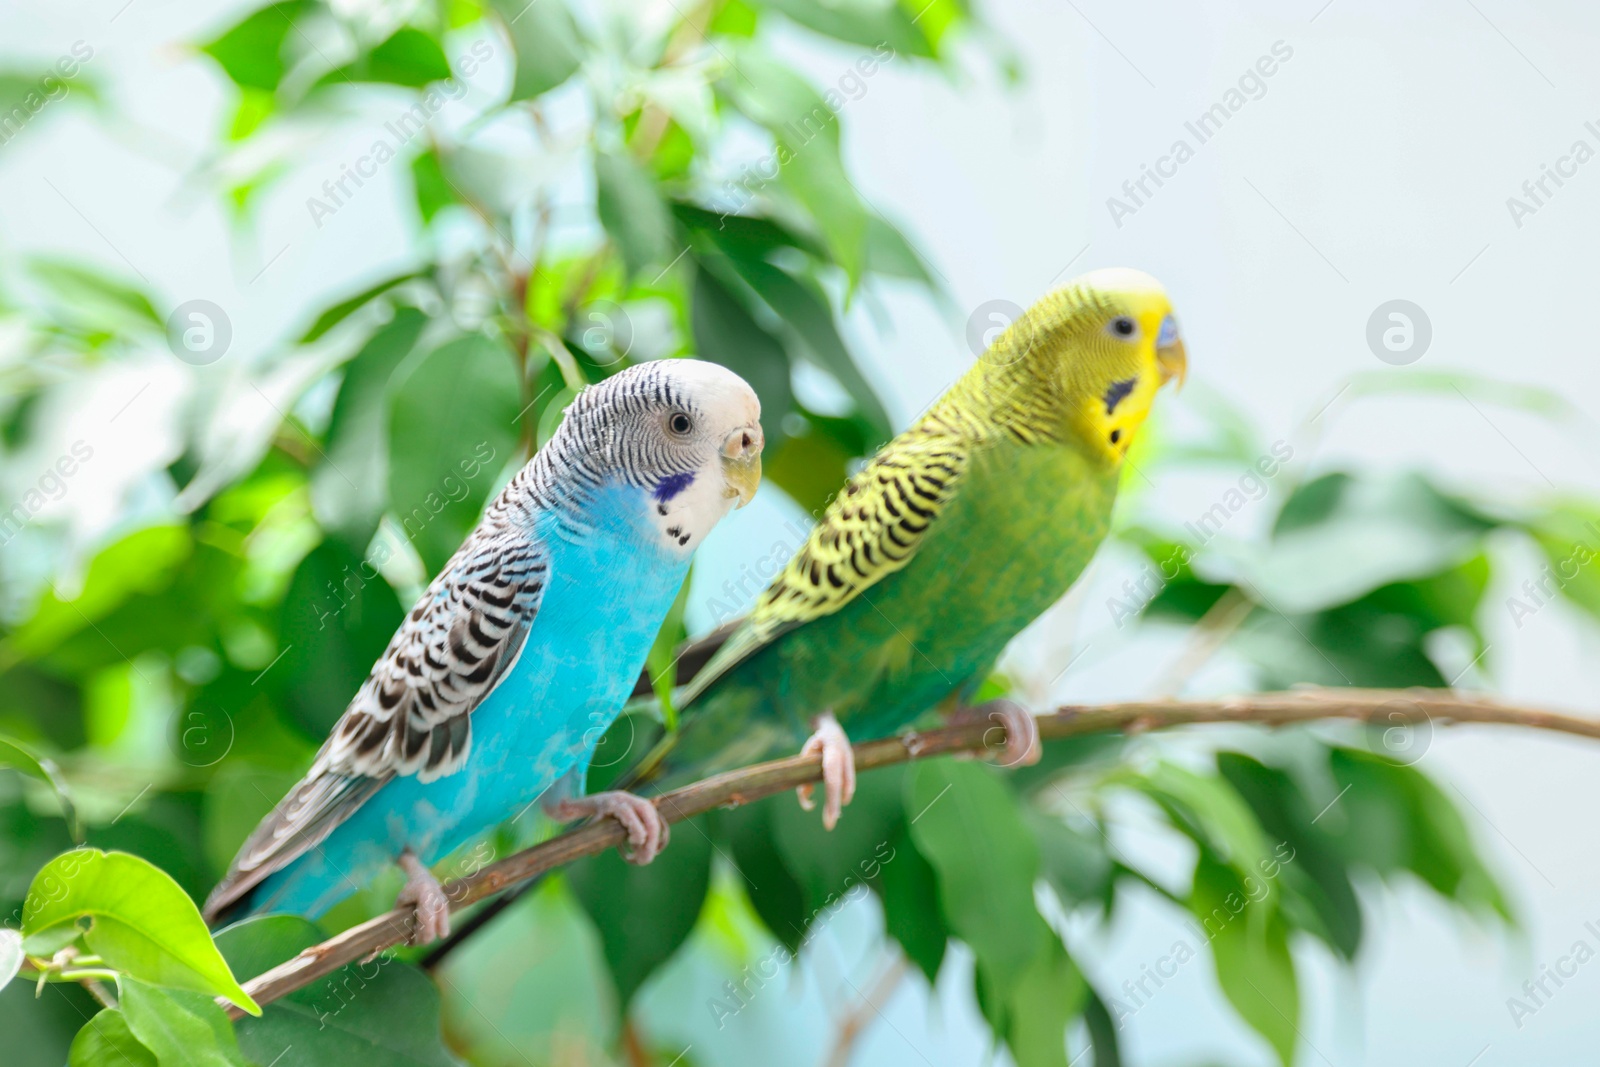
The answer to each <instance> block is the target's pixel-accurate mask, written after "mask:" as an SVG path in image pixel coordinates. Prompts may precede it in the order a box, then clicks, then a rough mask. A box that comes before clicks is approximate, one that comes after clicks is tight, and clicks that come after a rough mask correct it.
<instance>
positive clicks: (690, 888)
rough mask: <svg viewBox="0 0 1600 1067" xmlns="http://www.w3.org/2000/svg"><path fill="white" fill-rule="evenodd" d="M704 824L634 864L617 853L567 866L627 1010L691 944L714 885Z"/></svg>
mask: <svg viewBox="0 0 1600 1067" xmlns="http://www.w3.org/2000/svg"><path fill="white" fill-rule="evenodd" d="M705 824H706V820H705V819H703V818H696V819H690V820H689V821H687V822H682V823H678V824H677V825H675V826H674V827H673V828H672V844H671V845H670V846H668V847H667V848H666V849H665V850H664V851H663V852H662V853H661V855H660V856H658V857H656V859H655V861H654V862H652V863H650V864H649V865H647V866H644V867H635V866H634V865H632V864H630V863H627V862H625V861H624V860H623V858H622V856H621V855H620V854H618V853H617V852H616V850H614V849H612V850H608V851H606V852H603V853H601V854H600V855H598V856H590V857H588V858H587V859H583V860H580V861H578V862H577V863H575V864H573V865H572V866H570V867H568V868H567V883H568V885H570V886H571V888H572V893H573V896H575V897H576V898H577V900H578V902H579V903H580V904H582V905H583V910H584V911H586V912H588V913H589V918H590V919H591V920H593V921H594V925H595V929H596V930H597V931H599V933H600V943H601V945H602V946H603V947H604V950H605V957H606V963H607V964H608V965H609V966H610V968H611V977H612V979H613V981H615V982H616V987H617V997H618V1000H619V1001H620V1002H621V1003H622V1005H623V1006H624V1007H626V1005H627V1004H628V1003H629V1002H630V1001H631V1000H632V999H633V995H634V994H635V993H636V992H638V990H639V987H640V986H642V985H643V984H644V982H645V980H646V979H647V978H649V977H650V975H651V974H652V973H654V972H655V970H656V969H657V968H658V967H660V966H661V965H662V964H664V963H666V962H667V960H669V959H671V958H672V955H673V953H675V952H677V951H678V949H679V947H680V946H681V945H682V944H683V943H684V941H685V940H687V939H688V937H689V933H690V931H692V930H693V929H694V924H695V920H696V919H698V918H699V917H700V908H701V905H702V904H704V902H705V899H706V889H707V887H708V886H709V885H710V884H711V855H712V852H711V838H710V837H708V836H707V833H706V825H705Z"/></svg>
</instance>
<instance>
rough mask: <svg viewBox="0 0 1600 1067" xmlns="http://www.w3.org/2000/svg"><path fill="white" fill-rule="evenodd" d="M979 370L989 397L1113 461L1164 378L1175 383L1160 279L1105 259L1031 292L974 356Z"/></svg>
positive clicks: (1174, 355)
mask: <svg viewBox="0 0 1600 1067" xmlns="http://www.w3.org/2000/svg"><path fill="white" fill-rule="evenodd" d="M978 371H979V373H980V374H983V375H984V376H985V377H986V378H987V379H988V382H987V386H986V388H987V390H988V391H989V392H990V394H991V398H992V399H996V400H1001V401H1002V402H1005V403H1008V404H1009V405H1010V406H1011V407H1012V408H1013V409H1014V410H1015V411H1016V413H1017V414H1018V415H1019V416H1020V417H1022V418H1024V419H1026V420H1028V421H1029V422H1031V423H1033V424H1035V425H1037V426H1039V427H1040V428H1041V429H1046V430H1047V431H1048V432H1050V433H1051V434H1052V435H1054V434H1057V433H1061V432H1063V431H1064V432H1065V433H1069V434H1071V435H1072V436H1074V437H1077V438H1078V439H1080V440H1081V442H1082V443H1083V444H1084V445H1085V446H1086V447H1087V448H1088V449H1089V451H1090V452H1091V453H1092V454H1097V455H1102V456H1103V457H1104V458H1105V459H1106V460H1108V461H1109V462H1112V463H1116V462H1120V461H1121V459H1122V457H1123V456H1125V455H1126V454H1127V452H1128V448H1129V446H1130V445H1131V444H1132V443H1133V438H1134V436H1135V435H1136V434H1137V433H1138V431H1139V428H1140V427H1141V426H1142V425H1144V420H1145V418H1146V417H1147V416H1148V415H1149V414H1150V405H1151V404H1152V402H1153V401H1154V400H1155V395H1156V391H1157V390H1158V389H1160V388H1161V386H1162V385H1164V384H1165V383H1166V382H1167V381H1169V380H1170V379H1172V378H1177V379H1178V382H1179V384H1180V385H1181V384H1182V382H1183V378H1184V375H1185V374H1186V373H1187V371H1188V357H1187V354H1186V353H1185V351H1184V347H1183V339H1182V337H1181V336H1180V335H1179V333H1178V320H1177V319H1176V318H1175V317H1174V315H1173V313H1172V304H1171V303H1170V302H1169V301H1168V299H1167V293H1166V290H1165V289H1163V288H1162V287H1161V283H1160V282H1158V281H1156V280H1155V279H1154V278H1152V277H1150V275H1148V274H1145V273H1143V272H1141V271H1136V270H1130V269H1128V268H1125V267H1111V268H1107V269H1104V270H1097V271H1091V272H1090V273H1088V274H1084V275H1081V276H1079V277H1077V278H1074V279H1073V280H1072V281H1070V282H1067V283H1066V284H1065V285H1063V286H1061V287H1060V288H1059V289H1056V290H1055V291H1053V292H1051V293H1049V294H1048V295H1046V296H1045V297H1043V298H1042V299H1040V300H1039V302H1038V303H1036V304H1034V305H1033V307H1031V308H1029V309H1028V310H1027V311H1026V312H1025V313H1024V314H1023V315H1022V317H1021V318H1019V319H1017V321H1016V322H1015V323H1013V324H1012V325H1011V326H1010V327H1009V328H1008V329H1007V330H1006V331H1005V333H1003V334H1002V335H1001V336H1000V337H999V338H998V339H997V340H996V341H995V343H994V344H993V345H992V346H991V347H990V348H989V350H988V351H987V352H985V353H984V354H983V357H982V361H981V364H980V367H979V368H978ZM997 393H998V394H1000V395H996V394H997ZM1063 423H1064V424H1065V425H1062V424H1063Z"/></svg>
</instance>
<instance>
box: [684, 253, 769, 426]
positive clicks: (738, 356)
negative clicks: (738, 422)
mask: <svg viewBox="0 0 1600 1067" xmlns="http://www.w3.org/2000/svg"><path fill="white" fill-rule="evenodd" d="M689 320H690V324H691V326H692V327H693V330H694V345H695V350H696V351H697V352H698V354H699V356H700V358H701V359H709V360H711V361H712V362H713V363H720V364H722V365H723V366H724V367H727V368H728V369H729V370H731V371H733V372H734V373H735V374H737V375H739V376H740V377H741V378H743V379H744V380H745V381H747V382H749V383H750V387H751V388H752V389H754V390H755V391H756V395H757V396H759V397H760V398H761V424H762V427H761V428H762V429H763V430H764V431H765V432H766V436H767V440H768V441H769V442H773V443H776V442H779V441H782V440H783V436H784V435H783V416H784V414H785V413H787V412H788V411H789V410H790V409H791V408H793V406H794V389H793V386H792V385H791V383H790V379H789V355H788V353H787V352H786V351H785V350H784V347H783V342H782V341H779V340H778V339H777V338H776V337H774V336H773V335H772V334H771V333H770V332H769V331H767V330H766V329H765V328H764V327H763V326H762V325H761V324H760V323H758V322H757V321H756V320H755V317H754V316H752V315H751V314H750V311H749V309H748V308H746V307H745V305H744V304H743V303H741V302H740V300H739V298H738V297H737V296H735V295H734V292H733V290H731V289H730V288H729V287H728V286H727V285H725V284H723V283H722V282H721V281H719V280H718V279H717V278H716V277H715V276H714V275H713V274H712V273H711V271H709V270H707V269H706V267H705V266H704V264H698V263H697V266H696V270H695V272H694V289H693V292H692V293H691V295H690V305H689Z"/></svg>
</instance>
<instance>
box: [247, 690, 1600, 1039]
mask: <svg viewBox="0 0 1600 1067" xmlns="http://www.w3.org/2000/svg"><path fill="white" fill-rule="evenodd" d="M1320 719H1354V720H1358V721H1363V722H1370V723H1374V724H1378V725H1383V726H1385V727H1389V728H1395V727H1401V726H1413V727H1416V726H1427V727H1430V728H1431V727H1432V726H1435V725H1440V726H1444V725H1452V724H1456V723H1487V724H1498V725H1504V726H1521V727H1525V728H1529V729H1536V730H1551V731H1555V732H1557V733H1565V734H1572V735H1575V736H1577V737H1587V738H1590V739H1592V740H1600V719H1590V718H1583V717H1580V716H1575V715H1564V714H1561V713H1559V712H1552V711H1541V710H1536V709H1530V708H1514V707H1508V706H1506V705H1503V704H1497V703H1495V702H1493V701H1490V700H1484V699H1481V698H1477V697H1472V696H1463V695H1458V694H1456V693H1452V692H1450V691H1449V690H1443V689H1411V690H1385V689H1305V690H1295V691H1293V692H1288V693H1259V694H1252V695H1249V696H1239V697H1231V698H1227V699H1223V700H1150V701H1137V702H1131V703H1126V704H1108V705H1105V706H1102V707H1064V708H1061V709H1059V710H1057V711H1056V712H1054V713H1053V714H1048V715H1041V716H1039V733H1040V736H1041V737H1042V738H1043V739H1044V740H1047V741H1048V740H1059V739H1061V738H1067V737H1078V736H1082V735H1084V734H1096V733H1108V732H1114V731H1122V732H1126V733H1141V732H1144V731H1147V730H1157V729H1168V728H1171V727H1174V726H1193V725H1198V724H1202V723H1255V724H1258V725H1263V726H1289V725H1294V724H1299V723H1309V722H1315V721H1317V720H1320ZM992 730H993V726H992V725H991V724H989V723H982V722H975V723H966V724H962V725H958V726H947V727H944V728H942V729H938V730H930V731H927V732H924V733H911V734H904V735H901V736H898V737H891V738H885V739H883V740H879V741H867V742H865V743H862V744H858V745H856V746H855V757H856V768H857V769H858V770H861V771H868V770H872V769H873V768H876V767H887V766H889V765H891V764H895V763H905V762H907V761H909V760H913V759H924V758H927V757H930V756H942V755H948V754H951V753H957V752H964V753H975V752H980V751H983V750H984V749H985V748H997V747H999V746H998V745H989V744H988V743H987V742H986V740H985V735H986V734H988V733H990V732H991V731H992ZM821 777H822V763H821V759H820V757H814V756H813V757H804V758H802V757H799V756H793V757H790V758H788V759H781V760H773V761H772V762H770V763H761V764H757V765H756V766H753V767H746V768H743V769H741V770H737V771H730V772H728V773H726V774H719V775H716V776H714V777H711V778H707V779H704V780H703V781H699V782H695V783H693V784H692V785H687V786H684V787H683V788H682V789H677V790H674V791H673V792H671V793H666V794H664V795H662V796H659V797H656V798H655V804H656V806H657V807H658V808H660V809H661V810H662V811H663V812H664V813H665V815H666V817H667V821H668V822H682V821H683V820H685V819H690V818H693V817H694V816H696V815H700V814H702V813H704V812H707V811H710V810H711V809H713V808H720V807H736V806H738V805H741V804H748V803H750V802H751V801H754V800H760V799H761V798H763V797H767V796H771V795H773V794H774V793H781V792H785V791H786V790H789V789H793V788H794V787H795V786H797V785H803V784H805V783H807V782H815V781H817V780H818V779H820V778H821ZM626 839H627V834H626V832H625V831H624V830H623V828H622V826H621V825H620V824H619V823H617V822H616V821H615V820H614V819H605V820H602V821H599V822H594V823H590V824H588V825H585V826H582V827H579V828H578V829H576V830H573V831H571V832H570V833H566V834H563V835H561V836H560V837H557V838H553V839H552V840H549V841H546V842H543V843H542V844H539V845H536V846H534V847H533V848H530V849H526V850H525V851H522V852H518V853H516V854H515V855H512V856H507V857H506V858H505V859H503V860H500V861H499V862H497V863H493V864H490V865H489V866H487V867H484V868H483V869H482V870H480V871H478V872H477V873H475V874H473V875H471V876H469V877H466V878H462V879H460V880H458V881H453V882H450V883H449V884H448V885H446V887H445V891H446V893H447V894H448V895H449V897H450V901H451V907H452V910H460V909H461V908H464V907H466V906H468V905H469V904H474V903H476V902H478V901H480V900H483V899H484V898H486V897H490V896H493V895H494V894H496V893H499V892H501V891H503V890H506V889H509V888H511V887H512V886H515V885H518V884H520V883H522V882H525V881H527V880H529V879H531V878H535V877H538V876H539V875H541V874H544V873H545V872H547V871H551V870H554V869H555V868H557V867H561V866H564V865H565V864H568V863H571V862H573V861H574V860H578V859H581V858H583V857H584V856H592V855H595V854H596V853H599V852H603V851H605V850H606V849H608V848H613V847H615V846H618V845H621V844H623V843H624V842H625V841H626ZM412 922H413V919H412V912H411V910H410V909H409V908H405V909H402V908H396V909H394V910H393V911H389V912H385V913H384V914H382V915H379V916H377V917H375V918H373V919H369V920H368V921H366V922H364V923H362V924H360V925H359V926H353V927H351V928H350V929H348V930H346V931H344V932H343V933H341V934H338V935H336V936H334V937H331V938H329V939H328V940H327V941H324V942H323V943H322V944H320V945H313V946H312V947H310V948H308V949H306V950H305V951H304V952H301V953H300V954H299V955H298V956H295V957H294V958H293V959H290V960H288V961H286V962H284V963H282V964H279V965H278V966H276V967H274V968H272V969H271V970H269V971H267V972H266V973H265V974H262V975H259V976H257V977H256V978H253V979H251V980H250V981H248V982H246V983H245V984H244V988H245V991H246V992H248V993H249V994H250V995H251V996H252V997H254V998H255V1000H256V1002H257V1003H258V1004H269V1003H271V1002H272V1001H274V1000H277V999H279V998H280V997H282V996H284V995H285V994H287V993H291V992H293V991H294V990H296V989H300V988H302V987H303V986H306V985H309V984H310V983H312V982H313V981H315V980H317V979H318V978H321V977H323V976H324V975H328V974H331V973H333V972H334V971H337V970H339V969H340V968H341V967H344V966H345V965H346V964H349V963H353V962H355V961H357V960H363V959H367V958H368V957H371V956H373V955H376V954H377V953H379V952H382V951H384V950H385V949H388V948H391V947H393V946H395V945H401V944H404V943H406V941H407V940H408V939H409V938H410V936H411V927H412ZM219 1003H222V1004H223V1007H225V1008H227V1009H228V1010H229V1013H230V1014H231V1015H232V1016H233V1017H234V1018H239V1017H240V1015H241V1013H240V1012H239V1011H238V1009H236V1008H234V1007H233V1006H232V1005H230V1004H227V1003H225V1002H222V1001H220V1000H219Z"/></svg>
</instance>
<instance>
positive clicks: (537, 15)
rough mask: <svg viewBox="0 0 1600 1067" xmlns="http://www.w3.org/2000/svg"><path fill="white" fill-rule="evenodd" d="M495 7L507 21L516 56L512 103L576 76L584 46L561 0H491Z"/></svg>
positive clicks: (541, 92)
mask: <svg viewBox="0 0 1600 1067" xmlns="http://www.w3.org/2000/svg"><path fill="white" fill-rule="evenodd" d="M492 6H493V7H494V9H495V10H496V11H497V12H499V14H500V17H501V19H502V20H503V21H504V22H505V24H506V32H507V33H509V34H510V35H511V47H512V48H513V49H514V50H515V51H516V53H517V73H516V77H515V78H514V79H513V80H512V83H511V100H512V101H513V102H514V101H517V100H532V99H533V98H534V97H536V96H539V95H541V94H543V93H547V92H549V91H550V90H551V89H554V88H555V87H556V86H558V85H560V84H561V83H562V82H564V81H566V80H567V79H568V78H570V77H572V75H574V74H575V73H577V71H578V67H579V66H580V65H582V63H583V45H582V44H581V43H580V42H579V40H578V27H577V25H576V24H575V23H574V22H573V21H572V15H571V14H569V13H568V11H567V9H566V7H565V5H564V3H563V2H562V0H534V2H532V3H529V2H528V0H492Z"/></svg>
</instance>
